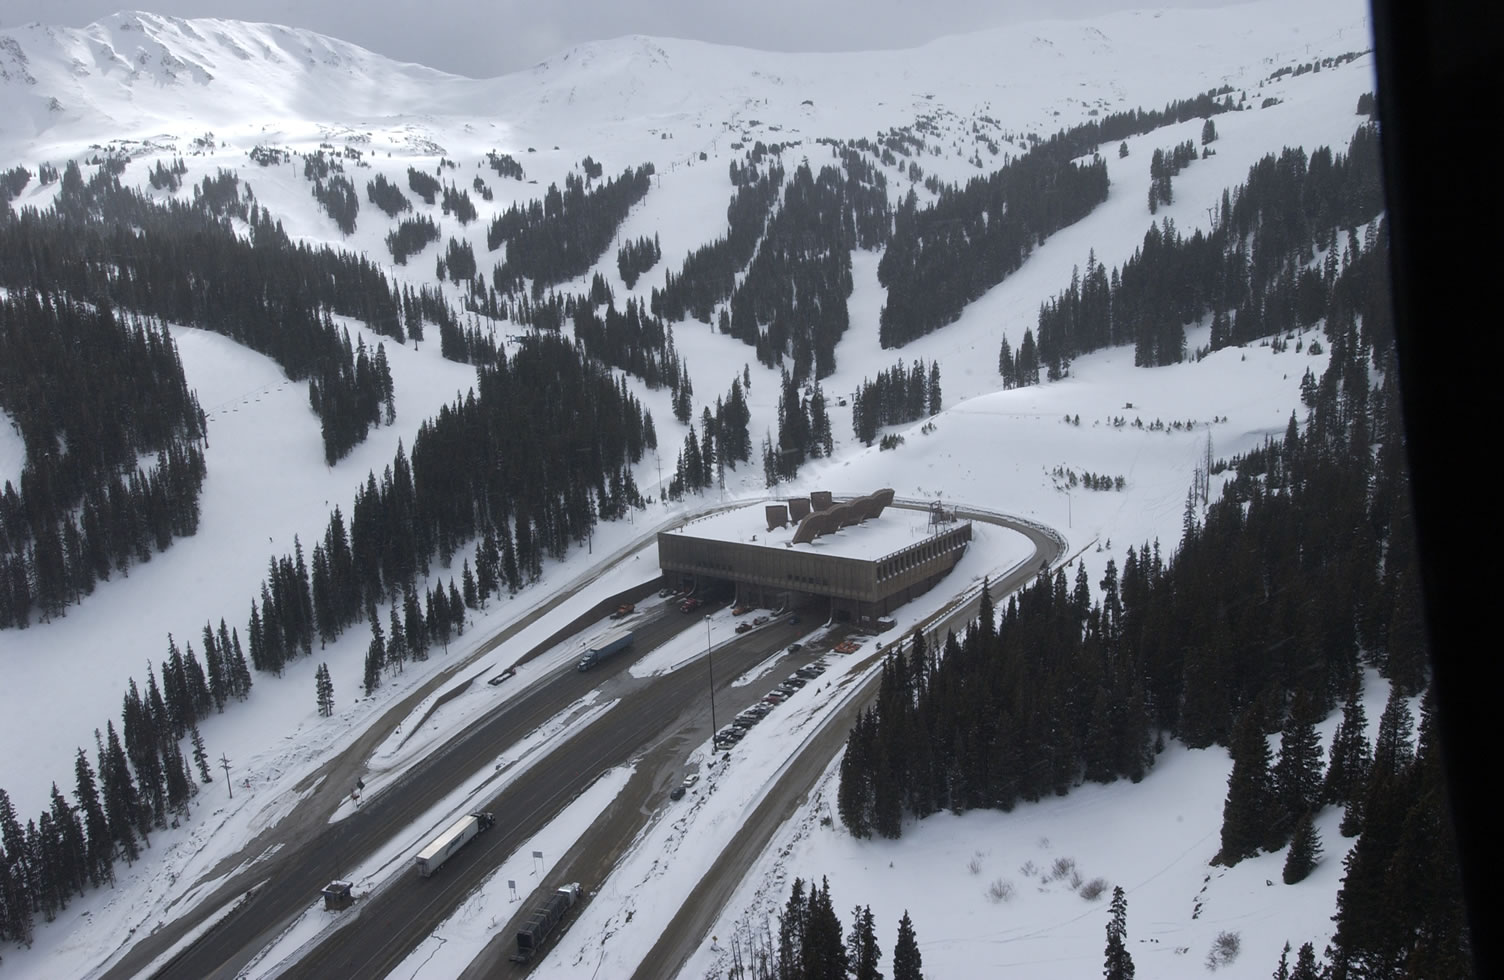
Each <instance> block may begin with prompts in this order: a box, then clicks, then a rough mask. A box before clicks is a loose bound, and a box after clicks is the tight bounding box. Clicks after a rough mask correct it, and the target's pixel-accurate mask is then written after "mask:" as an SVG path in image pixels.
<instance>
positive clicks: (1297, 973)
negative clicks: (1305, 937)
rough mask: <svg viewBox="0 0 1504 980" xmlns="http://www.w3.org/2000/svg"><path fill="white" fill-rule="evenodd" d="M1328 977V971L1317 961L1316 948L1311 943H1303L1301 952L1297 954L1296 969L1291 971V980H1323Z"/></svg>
mask: <svg viewBox="0 0 1504 980" xmlns="http://www.w3.org/2000/svg"><path fill="white" fill-rule="evenodd" d="M1326 975H1327V973H1326V969H1325V968H1324V967H1323V966H1322V965H1321V964H1320V963H1318V962H1317V961H1316V948H1315V947H1314V946H1312V945H1311V944H1310V943H1302V944H1301V947H1300V952H1298V953H1296V954H1295V969H1293V970H1291V971H1290V980H1321V978H1322V977H1324V976H1326Z"/></svg>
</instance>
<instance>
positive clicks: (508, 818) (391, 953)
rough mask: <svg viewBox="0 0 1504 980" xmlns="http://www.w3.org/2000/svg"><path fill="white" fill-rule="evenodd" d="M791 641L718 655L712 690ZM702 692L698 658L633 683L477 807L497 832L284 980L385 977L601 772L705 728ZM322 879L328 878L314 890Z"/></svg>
mask: <svg viewBox="0 0 1504 980" xmlns="http://www.w3.org/2000/svg"><path fill="white" fill-rule="evenodd" d="M712 608H713V607H712ZM667 618H673V619H682V620H683V621H685V623H686V625H699V624H700V623H701V622H703V619H702V616H701V615H700V614H699V613H696V614H695V615H691V616H681V615H680V614H679V613H677V612H671V613H668V614H667ZM681 628H682V627H681ZM794 635H796V628H795V627H790V626H787V625H786V624H778V625H776V626H774V627H769V628H765V629H761V630H756V631H754V632H752V633H749V634H746V635H745V636H743V637H739V638H737V639H734V640H732V641H729V642H727V643H726V644H725V645H724V646H722V647H720V648H718V649H717V650H716V652H715V658H716V677H717V681H718V686H729V685H730V683H731V682H732V681H733V680H735V679H736V678H737V677H738V676H740V675H741V674H742V673H744V672H746V671H747V670H749V669H751V668H752V667H754V666H756V665H757V664H758V663H760V662H761V661H762V660H764V659H766V658H767V657H768V656H770V655H772V654H774V653H776V652H778V651H781V650H783V649H784V648H785V647H786V645H787V644H788V643H789V642H790V640H791V639H792V638H793V636H794ZM723 665H724V669H723ZM582 676H585V677H589V676H591V675H589V674H587V675H582ZM707 686H708V685H707V677H706V670H705V664H704V662H703V660H700V659H696V660H694V661H692V662H691V663H689V664H686V665H685V666H683V667H681V668H679V669H678V670H675V671H673V672H672V673H669V674H665V675H662V676H660V677H654V678H647V679H644V680H642V681H638V682H635V684H634V685H633V689H632V690H629V691H627V692H626V693H625V694H623V695H622V698H621V701H620V703H618V704H617V705H616V706H615V707H613V708H611V709H610V710H609V711H608V712H606V713H605V715H603V716H602V717H601V718H599V719H597V720H596V721H595V722H594V723H592V724H591V725H589V726H588V727H587V728H586V729H585V730H584V731H582V732H580V733H578V734H577V735H575V736H574V737H572V738H570V739H569V740H568V741H567V742H565V743H564V744H562V745H560V746H557V747H556V748H554V750H553V751H552V752H551V753H550V754H549V755H548V756H547V757H546V758H544V759H541V760H540V761H538V762H537V763H535V764H534V765H533V767H532V768H531V769H529V770H528V771H526V772H524V773H523V774H521V775H520V776H518V777H517V779H516V780H515V781H514V782H513V783H512V784H511V785H510V786H508V787H507V788H506V789H505V790H503V791H502V792H501V793H500V794H499V795H498V796H496V797H495V798H494V799H492V800H491V801H490V802H488V803H486V804H484V806H483V808H484V809H486V810H489V811H490V812H492V813H493V814H495V816H496V826H495V827H494V828H492V829H491V830H489V831H487V832H486V833H483V834H481V835H480V836H478V837H476V838H475V840H474V841H472V842H471V843H470V844H468V845H466V846H465V847H464V848H463V849H462V850H460V851H459V852H458V853H457V854H456V855H455V856H454V857H452V858H450V859H449V860H448V861H446V862H445V863H444V866H443V867H442V868H441V869H440V870H439V871H438V872H436V873H435V874H434V876H433V877H432V878H427V879H424V878H421V877H419V876H418V874H417V872H416V871H415V870H414V869H412V868H408V869H407V870H405V871H403V872H401V873H400V875H399V877H398V880H396V881H394V882H393V883H392V884H391V886H390V887H387V888H385V889H383V890H382V891H380V892H378V893H377V894H375V895H373V896H372V897H371V898H369V899H367V900H366V901H365V902H362V903H361V904H360V905H359V906H357V911H356V913H355V914H354V915H351V916H350V917H349V918H348V919H347V920H346V921H347V924H346V925H344V926H343V927H342V928H340V929H339V930H338V931H336V932H334V933H332V934H330V935H329V936H327V937H326V938H325V939H324V940H323V941H322V942H321V943H320V944H319V945H318V946H317V947H316V948H314V949H313V950H311V951H309V953H308V954H307V955H306V956H304V957H303V958H302V959H301V960H299V961H298V962H297V963H296V964H293V965H292V966H290V968H289V969H288V971H287V972H286V973H285V974H284V976H286V977H294V978H301V977H307V978H328V977H371V978H376V977H383V976H387V975H388V974H389V973H390V972H391V971H392V970H393V969H394V968H395V967H396V966H397V965H398V964H400V963H401V962H402V960H403V959H404V958H405V957H406V956H407V955H408V954H409V953H410V952H411V951H412V950H413V949H414V948H416V947H417V946H418V944H419V943H421V942H422V941H423V939H424V938H425V937H426V936H428V935H429V934H430V933H431V932H433V930H434V929H435V928H436V927H437V926H438V925H439V924H440V923H441V922H443V921H444V919H445V918H446V917H448V916H449V915H450V914H451V913H452V912H453V911H454V909H455V908H457V907H458V906H459V904H460V903H461V902H462V901H464V899H465V897H466V896H467V895H469V894H470V893H471V892H472V891H474V890H475V888H476V887H477V886H479V885H480V884H481V882H482V881H484V880H485V878H486V877H487V876H488V875H490V874H491V873H493V872H494V871H495V869H496V868H497V867H498V866H499V865H500V864H501V863H502V862H503V861H504V860H505V859H506V858H507V857H508V856H509V855H511V854H512V853H513V852H515V851H516V850H517V848H518V847H519V846H521V845H522V844H523V843H524V842H525V841H526V840H527V839H528V838H529V837H531V836H533V835H534V834H536V833H537V832H538V831H540V830H542V829H543V828H544V827H545V826H547V825H548V823H549V822H550V821H552V820H553V819H554V818H555V817H557V816H558V814H559V812H560V811H561V810H562V809H563V808H564V807H565V806H566V805H567V804H568V803H569V801H571V800H572V799H574V798H575V797H576V796H577V795H579V794H580V793H581V792H583V791H584V790H585V789H586V788H587V787H588V786H589V785H590V784H591V783H592V782H593V781H594V780H595V779H596V777H598V776H599V775H600V774H601V773H602V772H605V771H606V770H608V769H610V768H612V767H614V766H619V765H622V764H624V763H626V762H628V761H630V760H631V759H632V758H633V757H634V756H635V755H637V754H638V753H639V752H640V751H642V749H643V747H644V746H646V745H649V744H651V743H652V742H654V741H655V740H656V739H657V738H658V737H659V736H660V735H661V734H662V733H664V732H667V731H670V730H676V729H678V728H679V727H680V726H681V725H684V724H695V723H699V722H700V721H701V720H703V719H700V718H699V716H700V715H702V714H703V713H704V711H705V706H706V704H707V701H708V698H707ZM707 733H708V730H707ZM494 751H495V750H494V749H493V752H494ZM325 880H327V876H324V878H323V879H322V880H320V881H319V885H320V886H322V884H323V883H324V881H325ZM311 894H312V892H310V893H308V895H311ZM309 900H310V899H309V897H308V896H305V897H304V898H303V901H304V902H305V903H306V902H307V901H309Z"/></svg>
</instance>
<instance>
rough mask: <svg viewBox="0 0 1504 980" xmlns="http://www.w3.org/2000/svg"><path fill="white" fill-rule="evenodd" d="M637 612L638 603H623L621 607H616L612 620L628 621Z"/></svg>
mask: <svg viewBox="0 0 1504 980" xmlns="http://www.w3.org/2000/svg"><path fill="white" fill-rule="evenodd" d="M636 611H637V604H636V603H634V602H623V603H622V604H621V605H619V606H617V607H616V612H614V613H612V614H611V618H612V619H626V618H627V617H628V616H630V615H632V614H633V613H634V612H636Z"/></svg>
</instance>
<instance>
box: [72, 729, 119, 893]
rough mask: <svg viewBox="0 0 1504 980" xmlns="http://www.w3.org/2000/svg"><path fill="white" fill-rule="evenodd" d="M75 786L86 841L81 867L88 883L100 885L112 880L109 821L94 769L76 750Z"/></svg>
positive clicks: (113, 879)
mask: <svg viewBox="0 0 1504 980" xmlns="http://www.w3.org/2000/svg"><path fill="white" fill-rule="evenodd" d="M73 772H74V777H75V780H76V782H75V786H74V790H73V797H74V799H76V800H78V808H79V810H80V811H81V812H82V813H83V820H84V833H85V836H86V838H87V840H88V846H87V851H86V854H85V858H84V866H85V868H86V869H87V874H88V876H89V881H90V882H91V883H92V884H93V885H94V886H95V887H96V888H97V887H99V885H101V884H103V883H105V882H109V883H111V884H113V883H114V881H115V868H114V866H115V853H114V852H115V848H114V846H113V844H112V843H111V841H110V822H109V818H108V817H106V816H105V812H104V804H103V802H102V801H101V800H100V798H99V786H98V784H97V783H96V782H95V780H94V770H93V768H92V767H91V766H90V765H89V760H88V758H87V757H86V756H85V755H84V750H83V749H79V750H78V756H77V758H76V759H75V760H74V763H73Z"/></svg>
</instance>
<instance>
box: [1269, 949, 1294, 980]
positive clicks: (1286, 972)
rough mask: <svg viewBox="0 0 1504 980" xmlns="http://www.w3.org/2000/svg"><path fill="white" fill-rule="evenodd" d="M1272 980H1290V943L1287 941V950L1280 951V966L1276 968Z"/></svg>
mask: <svg viewBox="0 0 1504 980" xmlns="http://www.w3.org/2000/svg"><path fill="white" fill-rule="evenodd" d="M1272 980H1290V942H1289V940H1286V941H1285V948H1284V949H1283V950H1281V951H1280V954H1279V965H1278V966H1276V967H1275V968H1274V974H1273V978H1272Z"/></svg>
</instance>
